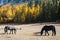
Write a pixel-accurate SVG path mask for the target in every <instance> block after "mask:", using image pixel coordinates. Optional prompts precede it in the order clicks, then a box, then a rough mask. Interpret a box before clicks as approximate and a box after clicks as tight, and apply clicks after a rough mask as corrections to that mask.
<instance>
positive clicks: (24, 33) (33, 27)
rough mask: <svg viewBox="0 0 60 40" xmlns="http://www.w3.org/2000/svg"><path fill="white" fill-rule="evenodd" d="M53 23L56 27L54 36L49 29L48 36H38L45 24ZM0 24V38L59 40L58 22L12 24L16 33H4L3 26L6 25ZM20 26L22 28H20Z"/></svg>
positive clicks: (10, 39) (13, 39)
mask: <svg viewBox="0 0 60 40" xmlns="http://www.w3.org/2000/svg"><path fill="white" fill-rule="evenodd" d="M45 24H48V25H54V26H55V27H56V33H57V34H56V36H51V35H52V32H51V31H49V34H50V35H49V36H44V34H43V36H40V33H39V32H40V31H41V29H42V27H43V26H44V25H45ZM6 25H7V24H5V25H0V40H60V24H49V23H42V24H40V23H36V24H22V25H12V26H14V27H16V28H17V33H16V34H4V30H3V28H4V27H5V26H6ZM20 28H22V29H21V30H20Z"/></svg>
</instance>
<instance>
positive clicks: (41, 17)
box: [0, 1, 60, 23]
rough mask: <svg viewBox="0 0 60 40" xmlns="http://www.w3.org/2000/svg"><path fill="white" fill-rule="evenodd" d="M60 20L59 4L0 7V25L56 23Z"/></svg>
mask: <svg viewBox="0 0 60 40" xmlns="http://www.w3.org/2000/svg"><path fill="white" fill-rule="evenodd" d="M57 20H60V3H59V5H57V4H51V3H49V2H48V3H46V2H43V4H41V2H37V1H36V2H26V3H20V4H12V3H8V4H6V5H3V6H0V23H36V22H56V21H57Z"/></svg>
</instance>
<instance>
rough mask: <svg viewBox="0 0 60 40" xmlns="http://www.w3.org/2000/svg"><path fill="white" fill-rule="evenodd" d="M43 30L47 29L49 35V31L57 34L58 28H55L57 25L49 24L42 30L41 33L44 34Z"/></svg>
mask: <svg viewBox="0 0 60 40" xmlns="http://www.w3.org/2000/svg"><path fill="white" fill-rule="evenodd" d="M43 31H45V35H46V33H47V34H48V35H49V33H48V31H52V36H53V35H54V36H55V35H56V29H55V26H53V25H49V26H48V25H45V26H44V27H43V28H42V30H41V35H42V34H43Z"/></svg>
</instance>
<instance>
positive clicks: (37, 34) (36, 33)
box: [33, 32, 48, 36]
mask: <svg viewBox="0 0 60 40" xmlns="http://www.w3.org/2000/svg"><path fill="white" fill-rule="evenodd" d="M40 33H41V32H35V33H34V34H33V36H48V35H41V34H40Z"/></svg>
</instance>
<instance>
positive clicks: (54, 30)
mask: <svg viewBox="0 0 60 40" xmlns="http://www.w3.org/2000/svg"><path fill="white" fill-rule="evenodd" d="M53 32H54V35H56V29H55V27H54V29H53Z"/></svg>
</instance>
